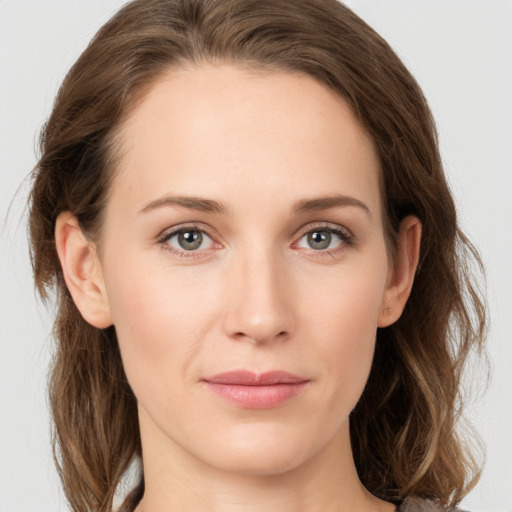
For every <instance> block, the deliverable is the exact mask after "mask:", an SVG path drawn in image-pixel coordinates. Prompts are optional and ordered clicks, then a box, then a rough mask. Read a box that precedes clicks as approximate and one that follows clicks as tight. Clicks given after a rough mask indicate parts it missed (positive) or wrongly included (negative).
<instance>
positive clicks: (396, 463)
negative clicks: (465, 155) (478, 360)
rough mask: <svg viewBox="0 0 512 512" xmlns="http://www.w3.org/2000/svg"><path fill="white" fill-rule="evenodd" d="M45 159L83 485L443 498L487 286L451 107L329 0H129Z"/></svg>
mask: <svg viewBox="0 0 512 512" xmlns="http://www.w3.org/2000/svg"><path fill="white" fill-rule="evenodd" d="M41 143H42V158H41V160H40V162H39V164H38V166H37V168H36V170H35V172H34V180H35V181H34V187H33V192H32V196H31V200H32V207H31V236H32V250H33V262H34V270H35V278H36V283H37V285H38V287H39V290H40V292H41V293H42V295H43V296H45V295H46V294H47V290H48V289H49V288H51V287H53V286H55V287H56V290H57V294H58V313H57V319H56V323H55V335H56V338H57V340H58V343H59V351H58V354H57V357H56V359H55V362H54V368H53V373H52V380H51V389H50V398H51V404H52V411H53V416H54V423H55V448H56V460H57V463H58V466H59V470H60V474H61V478H62V481H63V485H64V489H65V492H66V495H67V498H68V500H69V502H70V504H71V506H72V509H73V510H80V511H85V510H101V511H107V510H111V509H112V502H113V498H114V495H115V492H116V488H117V487H118V486H119V483H120V482H121V479H122V477H123V475H124V474H125V472H126V470H127V469H128V467H129V466H130V464H131V463H132V461H134V460H135V462H136V463H140V465H141V468H142V470H143V477H141V481H140V483H139V485H137V486H136V488H135V489H134V490H133V492H132V493H131V494H130V496H128V497H127V499H126V502H125V503H124V505H123V507H122V508H123V509H124V510H137V511H138V512H141V511H143V512H151V511H156V510H159V511H160V510H183V511H186V510H260V509H261V510H262V509H265V510H269V509H270V510H275V511H280V510H283V511H284V510H304V511H316V510H323V511H330V510H336V511H339V510H347V511H349V510H350V511H352V510H365V511H366V510H368V511H377V510H379V511H386V510H390V511H391V510H395V509H396V506H398V507H399V509H400V510H402V511H405V510H442V509H448V508H449V507H453V506H455V505H456V504H457V503H458V502H459V501H460V500H461V499H462V497H463V496H464V495H465V494H466V493H467V492H468V490H469V489H470V488H471V487H472V485H474V483H475V482H476V479H477V476H478V469H477V467H476V465H475V463H474V461H473V459H472V456H471V454H470V453H469V452H467V451H466V449H465V447H464V445H463V444H462V443H461V442H460V440H459V438H458V436H457V434H456V433H455V431H454V426H455V424H456V420H457V418H458V416H459V414H460V402H459V381H460V377H461V372H462V369H463V365H464V362H465V359H466V357H467V355H468V353H469V352H470V351H471V350H472V349H473V348H477V349H480V348H481V344H482V342H483V331H484V324H485V318H484V316H485V315H484V311H483V307H482V304H481V301H480V299H479V297H478V295H477V293H476V292H475V290H474V287H473V284H472V276H471V275H468V274H467V272H466V271H465V269H466V266H465V265H464V263H465V259H466V258H467V257H473V258H475V259H476V261H478V257H477V256H476V254H475V252H474V250H473V249H472V247H471V245H470V244H469V242H468V241H467V240H466V238H465V237H464V235H463V234H462V233H461V232H460V230H459V229H458V227H457V221H456V215H455V209H454V206H453V200H452V197H451V195H450V192H449V190H448V187H447V185H446V182H445V178H444V175H443V171H442V166H441V162H440V158H439V153H438V149H437V142H436V135H435V128H434V124H433V121H432V118H431V115H430V112H429V110H428V107H427V105H426V102H425V100H424V97H423V95H422V94H421V91H420V89H419V88H418V86H417V84H416V83H415V81H414V79H413V78H412V76H411V75H410V74H409V73H408V71H407V70H406V69H405V68H404V66H403V65H402V64H401V62H400V61H399V59H398V58H397V57H396V55H395V54H394V53H393V52H392V51H391V49H390V48H389V47H388V46H387V44H386V43H385V42H384V41H383V40H382V39H381V38H380V37H379V36H378V35H377V34H376V33H375V32H373V31H372V30H371V29H370V28H369V27H368V26H367V25H365V24H364V22H362V21H361V20H360V19H359V18H357V17H356V16H355V15H354V14H353V13H352V12H351V11H350V10H348V9H347V8H345V7H344V6H342V5H341V4H338V3H337V2H335V1H334V0H332V1H331V0H315V1H293V2H291V1H285V0H280V1H275V0H272V1H270V0H269V1H261V0H258V1H256V0H252V1H251V0H244V1H240V0H238V1H230V2H226V1H221V0H215V1H210V0H208V1H202V2H198V1H192V0H179V1H178V0H173V1H169V0H166V1H164V0H150V1H144V2H142V1H135V2H132V3H130V4H128V5H127V6H126V7H125V8H123V9H122V10H121V11H120V12H119V13H118V14H117V15H116V16H115V17H114V18H113V19H112V20H111V21H110V22H109V23H107V24H106V25H105V26H104V27H103V28H102V29H101V30H100V32H99V33H98V34H97V36H96V37H95V38H94V40H93V41H92V43H91V44H90V46H89V47H88V48H87V50H86V51H85V52H84V53H83V54H82V56H81V57H80V58H79V60H78V61H77V63H76V64H75V65H74V66H73V68H72V69H71V71H70V73H69V74H68V76H67V77H66V79H65V81H64V83H63V85H62V88H61V90H60V92H59V95H58V97H57V100H56V103H55V107H54V110H53V112H52V115H51V117H50V119H49V121H48V123H47V125H46V126H45V128H44V130H43V133H42V138H41Z"/></svg>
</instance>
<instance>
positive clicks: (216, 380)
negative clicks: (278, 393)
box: [203, 370, 308, 386]
mask: <svg viewBox="0 0 512 512" xmlns="http://www.w3.org/2000/svg"><path fill="white" fill-rule="evenodd" d="M203 380H205V381H206V382H211V383H212V384H234V385H237V384H238V385H240V386H271V385H273V384H298V383H300V382H306V381H307V380H308V379H305V378H303V377H299V376H297V375H293V374H292V373H289V372H285V371H282V370H273V371H270V372H265V373H254V372H250V371H247V370H235V371H231V372H225V373H219V374H217V375H213V376H211V377H207V378H205V379H203Z"/></svg>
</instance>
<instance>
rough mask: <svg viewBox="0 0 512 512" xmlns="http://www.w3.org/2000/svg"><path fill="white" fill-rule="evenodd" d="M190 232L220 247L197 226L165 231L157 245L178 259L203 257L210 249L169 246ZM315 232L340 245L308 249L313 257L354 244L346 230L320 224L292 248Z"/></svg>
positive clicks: (322, 255)
mask: <svg viewBox="0 0 512 512" xmlns="http://www.w3.org/2000/svg"><path fill="white" fill-rule="evenodd" d="M190 231H197V232H200V233H202V234H203V235H206V236H207V237H208V238H210V239H211V241H212V243H213V244H216V245H217V246H218V248H220V247H222V246H221V245H220V244H218V243H216V242H215V241H214V237H213V236H212V235H210V234H209V233H208V230H206V229H205V228H204V227H201V226H198V225H197V224H193V225H185V226H180V227H178V228H175V229H172V230H171V231H165V232H164V233H162V234H161V235H159V236H158V243H159V244H160V245H161V246H162V249H163V250H165V251H168V252H170V253H171V254H173V255H174V256H178V257H179V258H198V257H202V256H204V255H205V254H204V253H205V251H210V249H203V250H190V251H186V250H179V249H176V248H174V247H172V246H171V245H169V243H168V242H169V240H171V239H172V238H173V237H174V236H176V235H179V234H180V233H186V232H190ZM315 231H327V232H329V233H331V234H333V235H335V236H337V237H338V238H339V240H340V245H339V246H337V247H335V248H333V249H326V250H314V249H310V251H308V253H309V254H310V255H311V256H313V257H328V256H331V257H333V256H335V255H336V254H338V253H339V252H342V251H343V250H345V249H346V247H347V246H349V247H350V246H352V245H354V244H355V239H354V235H353V234H352V233H351V232H350V231H349V230H348V229H346V228H342V227H341V226H338V225H331V224H328V223H322V224H318V225H314V226H307V228H305V229H304V230H302V231H301V232H300V234H299V236H298V238H297V239H296V241H295V242H293V244H292V247H293V246H295V247H296V246H297V244H298V243H299V242H300V241H301V240H302V238H304V237H305V236H306V235H308V234H310V233H314V232H315ZM299 250H301V249H299ZM304 250H306V249H304Z"/></svg>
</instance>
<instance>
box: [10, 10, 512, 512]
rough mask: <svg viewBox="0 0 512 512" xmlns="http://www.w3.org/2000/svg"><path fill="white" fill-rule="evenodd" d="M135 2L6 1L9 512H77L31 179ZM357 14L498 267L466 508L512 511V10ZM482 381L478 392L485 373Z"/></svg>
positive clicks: (491, 279)
mask: <svg viewBox="0 0 512 512" xmlns="http://www.w3.org/2000/svg"><path fill="white" fill-rule="evenodd" d="M123 3H124V1H122V0H87V2H86V1H85V0H81V1H78V0H75V1H70V0H45V1H44V2H43V1H41V0H0V225H1V226H2V231H1V234H0V243H1V249H0V512H18V511H23V512H54V511H63V510H66V506H65V504H64V502H63V500H62V496H61V492H60V490H59V483H58V479H57V477H56V474H55V471H54V469H53V463H52V460H51V456H50V444H49V434H48V431H49V420H48V412H47V407H46V372H47V363H48V360H49V357H50V353H51V343H50V337H49V332H50V329H51V321H50V318H51V314H50V313H48V312H47V311H46V309H45V308H44V307H43V306H42V305H41V304H39V303H38V301H37V300H36V298H35V294H34V291H33V286H32V282H31V270H30V264H29V259H28V256H27V244H26V228H25V224H24V222H23V221H22V222H20V220H21V219H22V216H23V213H24V203H25V198H26V194H27V190H28V183H27V182H26V181H24V178H25V176H26V175H27V174H28V172H29V170H30V169H31V167H32V166H33V165H34V163H35V154H36V151H35V148H36V141H37V132H38V128H39V127H40V126H41V124H42V123H43V121H44V119H45V118H46V116H47V115H48V113H49V111H50V109H51V105H52V102H53V98H54V96H55V93H56V91H57V87H58V84H59V83H60V82H61V80H62V78H63V76H64V74H65V72H66V71H67V69H68V68H69V67H70V65H71V64H72V63H73V61H74V60H75V59H76V57H77V56H78V55H79V53H80V52H81V51H82V50H83V49H84V47H85V45H86V44H87V42H88V41H89V40H90V38H91V37H92V36H93V34H94V33H95V32H96V30H97V29H98V28H99V27H100V25H101V24H102V23H103V22H105V21H106V20H107V19H108V18H109V17H110V15H111V14H112V13H113V12H114V11H115V10H117V8H119V7H120V6H121V5H122V4H123ZM347 4H348V5H349V6H350V7H352V8H353V9H354V10H355V11H356V12H357V13H358V14H359V15H360V16H362V17H363V18H364V19H365V20H366V21H367V22H368V23H370V25H372V26H373V27H374V28H375V29H376V30H377V31H378V32H380V33H381V34H382V35H383V36H384V37H385V38H386V39H387V40H388V42H389V43H390V44H391V45H392V46H393V47H394V48H395V50H396V51H397V52H398V54H399V55H400V56H401V57H402V58H403V60H404V61H405V63H406V65H407V66H408V67H409V68H410V70H411V71H412V72H413V74H414V75H415V76H416V78H417V79H418V81H419V83H420V85H421V86H422V87H423V89H424V91H425V94H426V96H427V98H428V100H429V102H430V105H431V107H432V109H433V111H434V115H435V117H436V119H437V122H438V127H439V133H440V140H441V150H442V154H443V158H444V162H445V165H446V172H447V174H448V177H449V181H450V183H451V186H452V188H453V191H454V194H455V196H456V200H457V204H458V206H459V210H460V216H461V219H462V224H463V226H464V228H465V229H466V231H467V232H468V233H469V235H470V237H471V239H472V240H473V241H474V242H475V243H476V245H477V246H478V247H479V249H480V251H481V253H482V256H483V259H484V261H485V264H486V266H487V271H488V290H489V310H490V315H491V321H492V325H491V330H490V336H489V353H490V359H491V362H492V381H491V384H490V387H489V389H488V391H487V393H486V395H485V397H484V398H483V399H481V400H479V401H478V402H477V403H476V404H474V405H473V406H472V407H471V408H470V409H469V416H470V418H471V419H472V420H473V421H474V423H475V425H476V427H477V429H478V430H479V431H480V433H481V435H482V436H483V438H484V441H485V443H486V446H487V465H486V468H485V471H484V473H483V478H482V480H481V482H480V483H479V484H478V486H477V487H476V488H475V489H474V491H473V492H472V493H471V494H470V495H469V496H468V497H467V499H466V500H465V501H464V503H463V505H464V507H465V508H467V509H469V510H471V511H472V512H477V511H486V512H487V511H489V512H490V511H495V512H498V511H500V512H505V511H507V512H511V511H512V464H511V459H512V436H511V433H512V398H511V396H512V371H510V366H511V363H512V342H511V334H510V329H509V327H508V325H507V322H508V321H509V320H510V318H511V317H512V257H511V256H512V177H511V175H512V149H511V147H512V1H511V0H480V1H477V0H428V1H427V0H424V1H419V0H379V1H377V0H349V1H347ZM18 187H20V188H19V190H18ZM15 194H16V196H15ZM13 197H15V198H14V201H12V207H11V210H10V213H9V216H8V217H7V221H6V222H5V224H4V219H5V218H6V216H7V210H8V208H9V205H10V204H11V200H12V199H13ZM471 378H472V380H473V381H474V383H475V384H476V387H478V385H479V379H481V374H479V373H475V374H474V375H473V376H472V377H471Z"/></svg>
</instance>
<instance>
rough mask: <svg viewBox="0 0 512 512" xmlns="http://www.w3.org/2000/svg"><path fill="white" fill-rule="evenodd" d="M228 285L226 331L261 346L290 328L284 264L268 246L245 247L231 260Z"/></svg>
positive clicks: (280, 257) (290, 321)
mask: <svg viewBox="0 0 512 512" xmlns="http://www.w3.org/2000/svg"><path fill="white" fill-rule="evenodd" d="M234 260H235V261H233V262H232V263H233V265H232V266H231V275H230V278H229V279H228V281H229V291H228V295H229V301H228V302H229V307H228V311H227V314H226V325H225V327H226V331H227V332H228V334H229V335H230V336H235V337H237V338H247V339H250V340H252V341H253V342H257V343H264V342H268V341H271V340H273V339H275V338H276V337H284V336H286V335H289V334H290V333H291V332H292V330H293V328H294V323H295V322H294V315H293V311H292V303H291V289H290V285H291V283H289V282H288V281H289V278H288V272H287V271H286V270H287V269H286V266H285V262H284V260H283V257H282V255H280V254H279V251H278V250H276V248H275V247H273V246H272V245H271V244H266V245H265V246H262V245H261V243H260V244H257V243H253V244H246V246H245V247H244V248H242V249H240V250H239V251H237V254H236V255H235V256H234Z"/></svg>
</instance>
